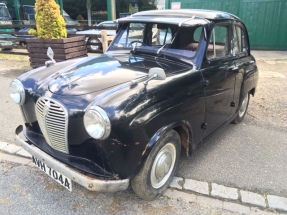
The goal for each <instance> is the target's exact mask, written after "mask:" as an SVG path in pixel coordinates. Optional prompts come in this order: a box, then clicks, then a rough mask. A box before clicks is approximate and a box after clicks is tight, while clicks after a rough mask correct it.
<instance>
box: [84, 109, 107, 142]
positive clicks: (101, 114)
mask: <svg viewBox="0 0 287 215" xmlns="http://www.w3.org/2000/svg"><path fill="white" fill-rule="evenodd" d="M94 112H95V113H94ZM88 113H92V114H96V115H97V116H98V117H100V118H101V122H103V125H104V127H103V132H102V134H101V135H100V136H95V135H94V134H93V133H94V132H90V131H89V129H88V126H89V125H88V123H87V114H88ZM84 126H85V129H86V131H87V133H88V134H89V135H90V136H91V137H92V138H94V139H97V140H105V139H107V138H108V137H109V136H110V133H111V122H110V119H109V117H108V115H107V113H106V112H105V111H104V110H103V109H102V108H101V107H99V106H96V105H92V106H90V107H89V108H88V109H87V111H86V113H85V115H84Z"/></svg>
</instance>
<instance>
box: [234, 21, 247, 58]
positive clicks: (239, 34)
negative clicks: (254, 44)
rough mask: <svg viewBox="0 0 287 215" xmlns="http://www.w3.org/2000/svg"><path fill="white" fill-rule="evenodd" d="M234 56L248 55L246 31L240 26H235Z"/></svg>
mask: <svg viewBox="0 0 287 215" xmlns="http://www.w3.org/2000/svg"><path fill="white" fill-rule="evenodd" d="M232 44H233V45H232V46H233V49H232V55H233V56H235V55H236V54H240V53H243V54H247V50H248V47H247V42H246V36H245V33H244V31H243V30H242V29H241V28H240V27H239V26H233V40H232Z"/></svg>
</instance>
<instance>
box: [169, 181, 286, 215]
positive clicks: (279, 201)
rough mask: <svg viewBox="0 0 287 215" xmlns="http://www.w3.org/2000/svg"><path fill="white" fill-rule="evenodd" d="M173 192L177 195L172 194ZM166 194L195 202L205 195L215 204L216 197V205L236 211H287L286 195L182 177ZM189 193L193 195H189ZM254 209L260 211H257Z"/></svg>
mask: <svg viewBox="0 0 287 215" xmlns="http://www.w3.org/2000/svg"><path fill="white" fill-rule="evenodd" d="M171 194H176V195H175V196H172V195H171ZM164 195H165V196H167V197H169V198H175V199H182V200H184V201H191V200H192V202H195V203H202V197H205V198H209V199H210V200H204V202H205V203H206V202H209V203H212V204H214V200H215V199H214V198H216V199H217V200H218V201H216V205H217V206H218V205H221V204H222V209H226V210H231V211H234V210H236V212H239V213H246V214H250V213H251V212H252V214H256V213H258V214H269V213H272V212H274V211H279V212H287V198H284V197H279V196H273V195H267V196H262V195H260V194H258V193H254V192H250V191H246V190H241V189H239V188H233V187H226V186H223V185H219V184H216V183H208V182H204V181H197V180H193V179H185V178H181V177H174V179H173V181H172V183H171V184H170V188H169V189H168V191H167V192H165V194H164ZM189 195H191V196H190V197H189ZM195 195H198V197H197V198H194V196H195ZM200 196H202V197H200ZM205 198H203V199H205ZM220 208H221V207H220ZM262 210H263V211H262ZM266 210H267V211H266ZM254 211H259V212H256V213H255V212H254Z"/></svg>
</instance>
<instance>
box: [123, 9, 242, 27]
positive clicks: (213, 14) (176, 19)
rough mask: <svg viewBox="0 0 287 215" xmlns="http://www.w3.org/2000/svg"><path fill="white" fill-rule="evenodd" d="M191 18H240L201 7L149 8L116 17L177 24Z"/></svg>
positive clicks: (211, 19)
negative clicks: (130, 14)
mask: <svg viewBox="0 0 287 215" xmlns="http://www.w3.org/2000/svg"><path fill="white" fill-rule="evenodd" d="M192 18H197V19H205V20H206V21H216V20H237V21H240V19H239V18H238V17H237V16H235V15H233V14H230V13H227V12H222V11H215V10H201V9H181V10H150V11H142V12H138V13H135V14H133V15H132V16H129V17H124V18H121V19H118V22H120V23H121V22H123V23H124V22H131V21H135V22H141V21H142V22H160V23H173V24H179V23H182V22H185V21H187V20H190V19H192Z"/></svg>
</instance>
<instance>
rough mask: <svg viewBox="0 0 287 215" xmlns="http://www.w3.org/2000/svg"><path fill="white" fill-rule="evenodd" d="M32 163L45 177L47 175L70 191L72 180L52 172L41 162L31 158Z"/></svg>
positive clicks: (54, 171)
mask: <svg viewBox="0 0 287 215" xmlns="http://www.w3.org/2000/svg"><path fill="white" fill-rule="evenodd" d="M32 161H33V163H34V164H35V165H36V166H37V167H38V168H39V169H41V170H42V171H44V172H45V173H46V174H47V175H49V176H50V177H51V178H52V179H54V180H55V181H57V182H58V183H59V184H61V185H62V186H63V187H65V188H67V189H68V190H70V191H72V180H71V179H69V178H67V177H66V176H64V175H63V174H61V173H59V172H58V171H56V170H54V169H53V168H51V167H49V166H47V165H46V164H45V163H44V162H43V161H40V160H39V159H38V158H35V157H34V156H32Z"/></svg>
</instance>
